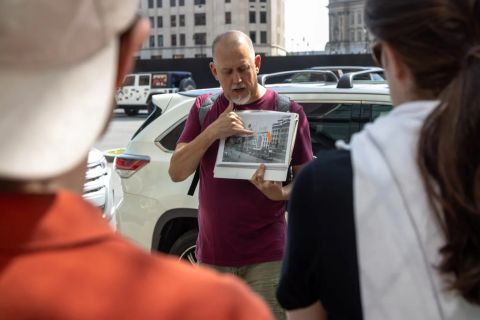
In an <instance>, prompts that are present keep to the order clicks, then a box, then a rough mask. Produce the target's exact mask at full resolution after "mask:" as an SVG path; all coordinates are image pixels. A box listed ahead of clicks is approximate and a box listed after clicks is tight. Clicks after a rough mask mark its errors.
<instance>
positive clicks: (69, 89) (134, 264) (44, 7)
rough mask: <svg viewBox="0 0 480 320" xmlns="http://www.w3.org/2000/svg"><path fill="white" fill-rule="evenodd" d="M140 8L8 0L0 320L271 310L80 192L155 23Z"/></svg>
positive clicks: (87, 1)
mask: <svg viewBox="0 0 480 320" xmlns="http://www.w3.org/2000/svg"><path fill="white" fill-rule="evenodd" d="M137 8H138V1H136V0H123V1H118V0H63V1H51V0H2V1H1V2H0V110H1V116H0V150H1V154H2V157H1V159H0V319H271V314H270V312H269V310H268V308H267V307H266V305H265V304H264V303H263V302H262V301H261V300H260V298H259V297H257V296H256V295H255V294H254V293H252V292H251V291H250V290H249V289H248V288H247V287H246V286H245V285H244V284H242V283H241V282H240V281H238V280H236V279H234V278H233V277H230V276H221V275H219V274H216V273H214V272H213V271H209V270H206V269H203V268H201V267H198V268H197V267H193V266H190V265H188V264H186V263H182V262H179V261H178V260H177V259H175V258H173V257H167V256H160V255H150V254H148V253H146V252H143V251H141V250H140V249H138V248H136V247H135V246H133V245H132V244H130V243H129V242H128V241H126V240H125V239H123V238H122V237H121V236H120V235H118V234H116V233H115V232H114V231H113V230H112V229H111V228H110V227H109V224H108V223H107V222H106V221H104V220H103V219H102V218H101V213H100V212H99V211H98V209H96V208H95V207H93V206H92V205H90V204H89V203H87V202H86V201H84V200H83V198H82V196H81V194H82V187H83V179H84V176H85V170H86V159H87V153H88V151H89V149H90V148H91V146H92V145H93V144H94V143H95V141H96V139H97V138H98V137H99V136H100V135H101V133H102V132H103V131H104V129H105V127H106V125H107V124H108V121H109V119H110V116H111V113H112V109H113V94H114V89H115V86H118V85H120V83H121V81H122V80H123V77H124V76H125V74H126V73H127V72H128V71H129V70H130V68H131V66H132V63H133V59H132V58H133V54H134V52H135V50H136V49H137V48H138V47H139V46H140V45H141V44H142V42H143V40H144V39H145V37H146V36H147V35H148V33H149V24H148V20H146V19H143V18H135V17H136V15H135V12H136V10H137Z"/></svg>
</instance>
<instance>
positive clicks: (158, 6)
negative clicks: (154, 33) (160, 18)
mask: <svg viewBox="0 0 480 320" xmlns="http://www.w3.org/2000/svg"><path fill="white" fill-rule="evenodd" d="M161 7H163V1H162V0H157V8H161Z"/></svg>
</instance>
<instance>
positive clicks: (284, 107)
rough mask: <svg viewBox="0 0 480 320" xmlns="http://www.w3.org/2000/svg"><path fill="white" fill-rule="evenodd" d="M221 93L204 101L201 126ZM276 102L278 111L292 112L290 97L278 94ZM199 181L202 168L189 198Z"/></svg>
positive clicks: (197, 174)
mask: <svg viewBox="0 0 480 320" xmlns="http://www.w3.org/2000/svg"><path fill="white" fill-rule="evenodd" d="M221 93H222V92H217V93H214V94H212V95H210V96H208V97H207V98H206V99H205V101H203V103H202V105H201V106H200V108H199V109H198V120H199V122H200V126H203V123H204V122H205V117H206V116H207V113H208V111H210V109H212V106H213V104H214V103H215V102H216V101H217V99H218V97H219V96H220V94H221ZM275 102H276V103H275V104H276V105H275V107H276V111H281V112H290V107H291V105H292V101H291V100H290V98H289V97H287V96H285V95H283V94H279V93H277V97H276V101H275ZM289 175H290V174H289ZM199 179H200V167H198V168H197V170H195V175H194V176H193V180H192V184H191V185H190V188H189V189H188V193H187V194H188V195H189V196H193V194H194V193H195V189H197V184H198V180H199Z"/></svg>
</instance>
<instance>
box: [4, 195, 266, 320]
mask: <svg viewBox="0 0 480 320" xmlns="http://www.w3.org/2000/svg"><path fill="white" fill-rule="evenodd" d="M0 319H185V320H187V319H272V316H271V314H270V311H269V310H268V309H267V307H266V305H265V304H264V303H263V302H262V301H261V300H260V298H259V297H258V296H256V295H255V294H253V293H252V292H251V291H250V290H249V289H248V288H247V286H246V285H244V284H243V283H241V282H240V281H239V280H237V279H235V278H233V277H232V276H225V275H219V274H217V273H214V272H213V271H210V270H206V269H204V268H202V267H194V266H191V265H188V264H187V263H183V262H179V261H178V260H177V259H175V258H173V257H168V256H164V255H150V254H148V253H145V252H143V251H141V250H140V249H138V248H136V247H134V246H133V245H131V244H130V243H129V242H127V241H126V240H124V239H123V238H122V237H121V236H119V235H117V234H116V233H115V232H114V231H113V230H112V229H111V228H110V226H109V225H108V223H107V222H106V221H104V220H103V219H102V218H101V213H100V212H99V211H98V209H96V208H95V207H93V206H91V205H90V204H89V203H87V202H85V201H84V200H83V199H82V197H81V196H79V195H76V194H72V193H68V192H59V193H57V194H54V195H25V194H0Z"/></svg>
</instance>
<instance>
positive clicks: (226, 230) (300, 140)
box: [169, 31, 313, 318]
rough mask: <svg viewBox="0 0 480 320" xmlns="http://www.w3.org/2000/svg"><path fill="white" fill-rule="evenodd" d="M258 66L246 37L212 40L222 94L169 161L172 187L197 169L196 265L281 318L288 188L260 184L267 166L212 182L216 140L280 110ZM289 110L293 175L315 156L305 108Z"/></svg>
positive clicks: (192, 121)
mask: <svg viewBox="0 0 480 320" xmlns="http://www.w3.org/2000/svg"><path fill="white" fill-rule="evenodd" d="M260 62H261V57H260V56H259V55H255V53H254V50H253V45H252V42H251V40H250V38H248V36H246V35H245V34H244V33H242V32H239V31H229V32H226V33H224V34H221V35H219V36H218V37H217V38H216V39H215V41H214V42H213V62H212V63H210V69H211V71H212V74H213V75H214V77H215V79H217V80H218V81H219V82H220V85H221V87H222V89H223V93H222V94H220V96H219V97H218V98H217V99H216V101H215V103H214V104H213V106H212V107H211V109H210V110H209V111H208V113H207V114H206V116H205V119H204V120H203V123H200V120H199V115H198V110H199V108H200V106H201V105H202V103H203V101H205V99H206V98H207V97H208V95H203V96H200V97H198V98H197V100H196V101H195V104H194V105H193V107H192V109H191V111H190V115H189V117H188V120H187V123H186V125H185V129H184V131H183V133H182V135H181V137H180V139H179V141H178V144H177V148H176V150H175V153H174V154H173V156H172V160H171V162H170V169H169V174H170V177H171V179H172V180H173V181H182V180H185V179H186V178H188V177H189V176H190V175H191V174H192V173H193V172H194V171H195V170H196V168H197V167H198V166H199V165H200V190H199V213H198V221H199V237H198V240H197V258H198V260H199V261H200V262H201V263H204V264H209V265H211V266H213V267H215V268H216V269H218V270H220V271H224V272H231V273H234V274H236V275H238V276H240V277H242V278H243V279H245V281H247V283H249V284H250V285H251V286H252V288H253V289H254V290H256V291H257V292H259V293H260V294H261V295H262V296H263V297H264V298H265V299H266V301H267V302H268V303H269V304H270V306H271V308H272V310H273V311H274V313H275V315H276V316H277V318H284V317H285V315H284V312H283V310H282V309H281V308H280V307H279V305H278V303H277V301H276V298H275V290H276V287H277V284H278V278H279V273H280V265H281V263H280V261H281V259H282V257H283V250H284V243H285V209H284V206H285V200H287V199H288V196H289V194H290V186H289V185H287V186H283V187H282V185H281V184H280V183H276V182H272V181H265V180H263V174H264V170H265V168H264V166H263V165H262V166H261V167H260V168H259V169H258V170H257V172H256V173H255V174H254V175H253V176H252V179H251V180H250V181H248V180H236V179H218V178H214V177H213V169H214V166H215V160H216V155H217V150H218V145H219V140H220V139H221V138H227V137H230V136H234V135H249V134H251V133H252V132H251V131H250V130H247V129H246V128H244V126H243V122H242V120H241V118H240V117H239V116H238V115H237V114H236V113H235V112H234V110H235V111H240V110H276V101H277V99H276V95H277V93H275V92H274V91H271V90H267V89H266V88H264V87H262V86H261V85H259V84H258V82H257V74H258V72H259V68H260ZM290 111H291V112H296V113H298V114H299V124H298V131H297V136H296V140H295V144H294V149H293V156H292V161H291V165H292V168H293V172H294V173H295V172H298V171H299V170H300V168H301V166H302V165H304V164H305V163H306V162H308V161H310V160H311V159H312V157H313V156H312V148H311V141H310V132H309V127H308V122H307V119H306V116H305V113H304V112H303V109H302V108H301V107H300V106H299V105H298V104H297V103H295V102H292V103H291V106H290Z"/></svg>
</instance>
